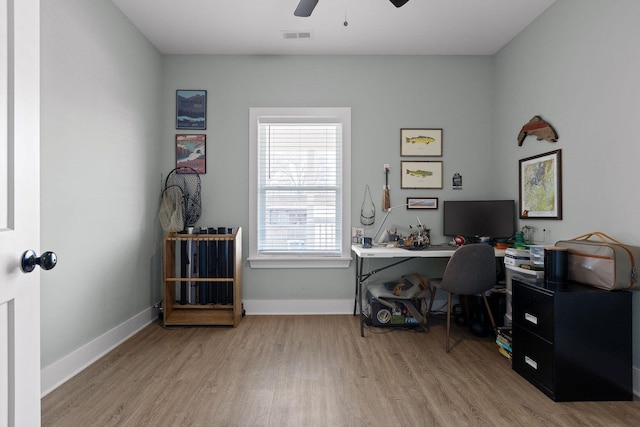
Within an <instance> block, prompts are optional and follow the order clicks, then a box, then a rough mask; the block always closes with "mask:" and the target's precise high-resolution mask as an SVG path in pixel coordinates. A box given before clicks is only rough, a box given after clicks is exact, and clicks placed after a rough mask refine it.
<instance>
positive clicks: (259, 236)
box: [249, 108, 351, 268]
mask: <svg viewBox="0 0 640 427" xmlns="http://www.w3.org/2000/svg"><path fill="white" fill-rule="evenodd" d="M249 116H250V125H249V132H250V136H249V141H250V164H249V179H250V184H249V185H250V192H249V194H250V201H249V209H250V230H249V262H250V264H251V267H253V268H301V267H309V268H311V267H348V266H349V262H350V260H351V257H350V248H351V239H350V227H349V225H350V224H349V220H350V217H351V208H350V206H351V194H350V189H351V180H350V164H351V109H350V108H251V109H250V112H249Z"/></svg>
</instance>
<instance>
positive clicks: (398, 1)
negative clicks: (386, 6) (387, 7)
mask: <svg viewBox="0 0 640 427" xmlns="http://www.w3.org/2000/svg"><path fill="white" fill-rule="evenodd" d="M408 1H409V0H391V3H393V5H394V6H395V7H402V6H404V4H405V3H406V2H408Z"/></svg>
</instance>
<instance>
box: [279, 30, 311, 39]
mask: <svg viewBox="0 0 640 427" xmlns="http://www.w3.org/2000/svg"><path fill="white" fill-rule="evenodd" d="M282 36H283V37H284V38H285V40H309V39H312V38H313V33H312V32H311V31H283V32H282Z"/></svg>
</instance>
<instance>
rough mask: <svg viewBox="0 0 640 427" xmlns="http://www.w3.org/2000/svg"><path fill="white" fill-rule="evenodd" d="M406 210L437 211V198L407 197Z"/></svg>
mask: <svg viewBox="0 0 640 427" xmlns="http://www.w3.org/2000/svg"><path fill="white" fill-rule="evenodd" d="M407 209H438V198H437V197H407Z"/></svg>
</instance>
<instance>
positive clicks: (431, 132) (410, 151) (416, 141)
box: [400, 129, 442, 157]
mask: <svg viewBox="0 0 640 427" xmlns="http://www.w3.org/2000/svg"><path fill="white" fill-rule="evenodd" d="M400 155H401V156H407V157H441V156H442V129H400Z"/></svg>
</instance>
